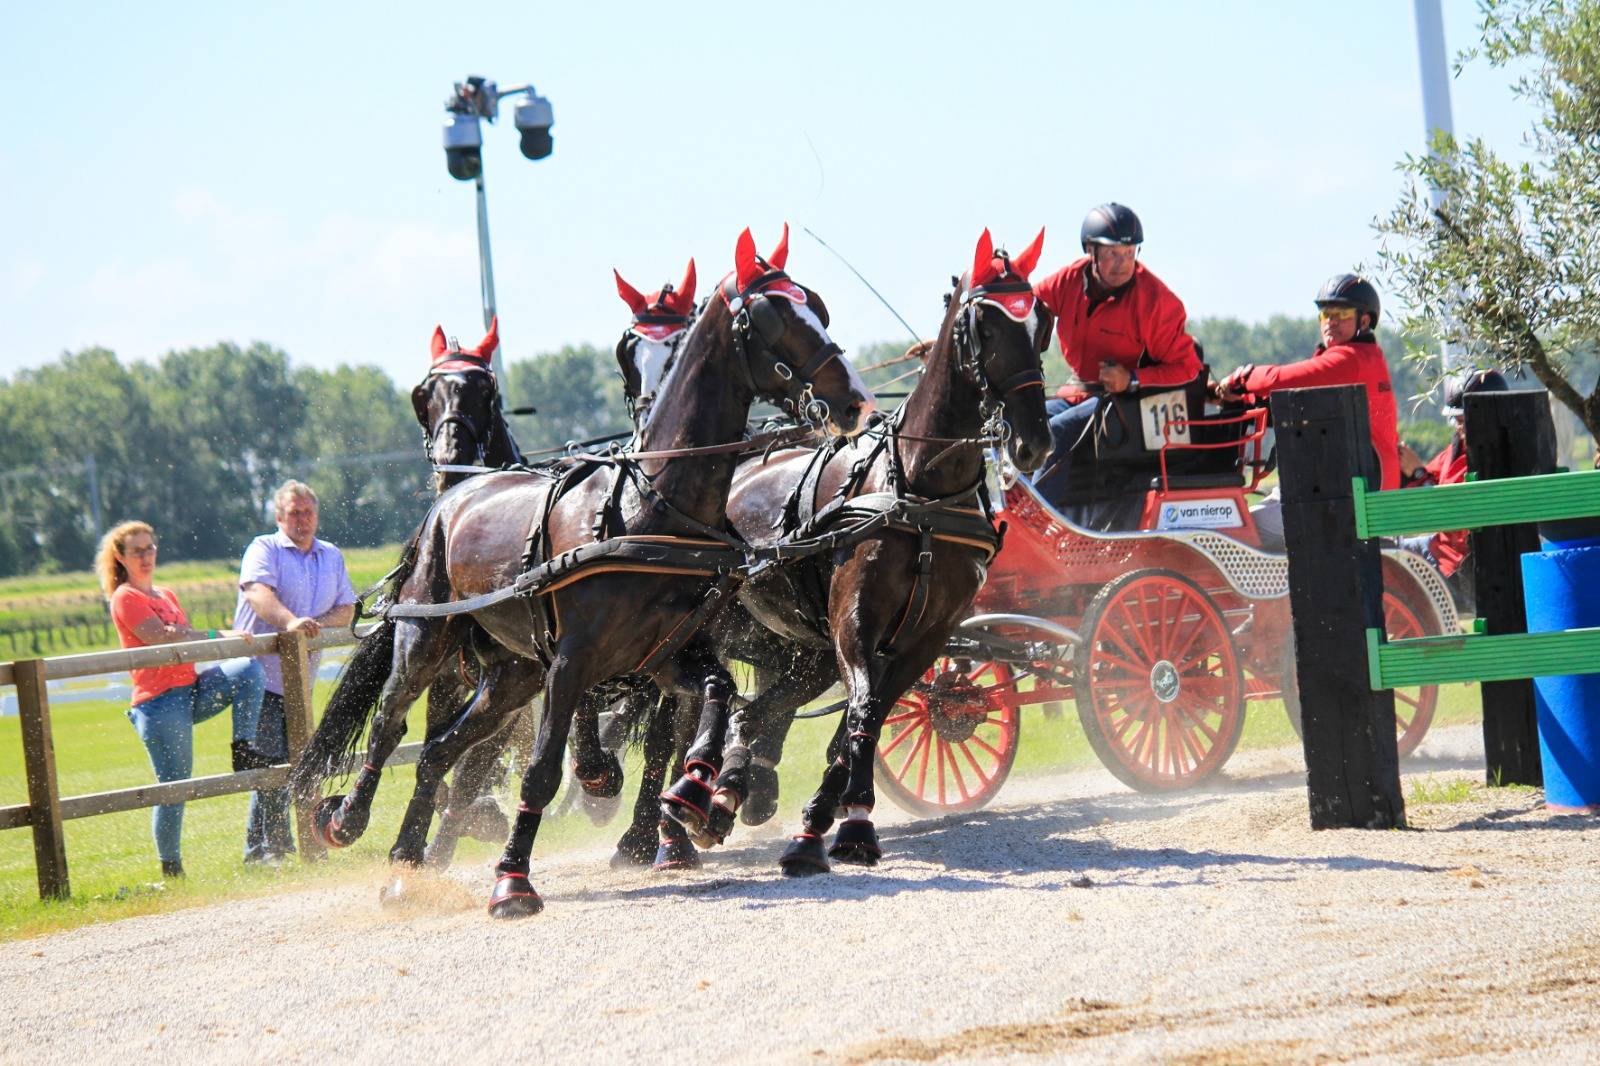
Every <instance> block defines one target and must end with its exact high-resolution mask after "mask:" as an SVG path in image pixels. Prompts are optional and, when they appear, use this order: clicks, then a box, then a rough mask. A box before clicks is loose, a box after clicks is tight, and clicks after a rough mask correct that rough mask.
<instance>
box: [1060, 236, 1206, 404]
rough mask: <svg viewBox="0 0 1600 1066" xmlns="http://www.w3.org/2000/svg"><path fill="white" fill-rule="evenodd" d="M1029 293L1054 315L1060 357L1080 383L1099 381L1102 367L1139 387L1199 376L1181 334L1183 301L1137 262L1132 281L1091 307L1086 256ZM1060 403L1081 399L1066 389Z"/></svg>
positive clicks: (1190, 348) (1187, 342) (1191, 347)
mask: <svg viewBox="0 0 1600 1066" xmlns="http://www.w3.org/2000/svg"><path fill="white" fill-rule="evenodd" d="M1033 291H1034V292H1035V293H1036V294H1037V295H1038V297H1039V299H1040V300H1042V301H1043V302H1044V305H1045V306H1046V307H1048V308H1049V309H1050V310H1051V312H1052V313H1053V314H1054V315H1055V316H1056V336H1057V337H1059V338H1060V339H1061V354H1062V355H1063V356H1065V357H1066V360H1067V365H1068V366H1070V367H1071V368H1072V369H1073V372H1074V373H1076V374H1077V375H1078V379H1079V380H1080V381H1099V380H1100V364H1101V363H1119V364H1121V365H1122V366H1125V367H1127V368H1128V369H1129V370H1131V371H1133V372H1135V373H1137V374H1138V376H1139V385H1140V387H1141V388H1164V387H1168V386H1172V385H1183V384H1186V383H1188V382H1190V381H1193V380H1194V379H1195V377H1196V376H1197V375H1198V374H1199V373H1200V357H1199V356H1198V355H1196V354H1195V350H1194V338H1193V337H1190V336H1189V335H1188V334H1187V333H1185V332H1184V324H1185V323H1186V322H1187V320H1188V316H1187V314H1186V313H1185V312H1184V310H1183V301H1182V300H1179V299H1178V298H1177V297H1176V296H1174V295H1173V294H1172V290H1171V289H1169V288H1167V286H1166V285H1165V284H1164V283H1163V282H1162V280H1161V279H1160V278H1158V277H1156V276H1155V275H1154V274H1152V273H1151V272H1150V271H1148V270H1146V269H1145V266H1144V264H1143V263H1135V264H1134V267H1133V280H1132V281H1130V282H1129V283H1128V284H1127V285H1126V286H1124V287H1123V288H1122V289H1121V290H1120V291H1118V292H1117V293H1114V294H1113V295H1111V296H1107V297H1106V298H1105V299H1103V300H1100V301H1099V302H1097V303H1096V304H1095V305H1094V307H1093V308H1092V309H1091V308H1090V306H1089V257H1088V256H1084V257H1083V258H1082V259H1079V260H1078V261H1077V262H1075V263H1071V264H1069V265H1068V266H1064V267H1062V268H1061V269H1060V270H1058V271H1056V272H1055V273H1054V274H1051V275H1050V276H1049V277H1047V278H1045V279H1044V280H1043V281H1040V282H1038V283H1036V284H1035V285H1034V287H1033ZM1057 395H1059V396H1061V397H1062V398H1063V399H1071V398H1073V397H1076V396H1078V395H1081V393H1080V391H1079V390H1078V389H1075V388H1074V387H1073V386H1071V385H1064V386H1062V387H1061V388H1060V389H1059V390H1057Z"/></svg>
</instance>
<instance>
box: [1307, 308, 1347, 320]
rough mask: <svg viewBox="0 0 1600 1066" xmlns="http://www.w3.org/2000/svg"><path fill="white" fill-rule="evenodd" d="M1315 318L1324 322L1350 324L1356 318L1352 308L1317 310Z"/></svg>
mask: <svg viewBox="0 0 1600 1066" xmlns="http://www.w3.org/2000/svg"><path fill="white" fill-rule="evenodd" d="M1317 317H1318V318H1320V319H1322V321H1324V322H1350V321H1353V320H1354V319H1355V317H1356V309H1355V308H1354V307H1323V308H1319V309H1318V310H1317Z"/></svg>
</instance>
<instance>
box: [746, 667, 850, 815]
mask: <svg viewBox="0 0 1600 1066" xmlns="http://www.w3.org/2000/svg"><path fill="white" fill-rule="evenodd" d="M831 659H832V656H831V655H829V654H828V653H827V652H824V651H815V652H812V651H804V652H801V653H798V654H797V655H796V656H795V657H794V658H793V659H792V660H790V662H789V663H788V664H787V665H786V666H785V668H784V669H783V671H782V672H781V673H780V674H779V675H778V677H777V680H776V681H774V682H773V683H771V684H770V685H768V686H767V687H764V688H763V689H762V691H761V694H760V695H759V696H757V697H756V698H755V699H754V700H752V701H751V702H750V703H748V704H746V705H745V706H743V707H740V708H739V709H738V710H736V711H734V712H733V717H732V721H731V730H732V735H731V737H730V738H729V740H728V751H727V754H726V757H725V761H724V763H723V767H722V776H721V778H719V779H718V783H717V791H718V793H719V794H720V793H724V792H725V793H727V798H726V802H727V804H728V806H731V807H732V808H733V809H734V810H736V811H738V812H739V820H740V821H742V822H743V823H744V824H745V825H762V824H763V823H765V822H767V821H768V820H769V819H771V818H772V816H773V815H774V814H776V813H777V812H778V760H779V759H781V758H782V757H783V743H784V741H785V740H786V739H787V738H788V736H789V727H790V726H792V725H794V714H795V711H797V710H799V709H800V708H801V707H804V706H805V705H806V704H808V703H810V702H811V701H812V700H814V699H816V698H817V697H818V696H820V695H822V693H824V692H826V691H827V690H828V687H829V686H830V685H832V684H833V683H834V681H835V680H836V679H837V678H836V676H835V675H836V670H835V668H834V667H833V664H832V662H831V661H830V660H831ZM769 675H770V671H768V670H765V669H761V668H757V670H756V679H757V682H758V683H763V684H764V683H765V678H766V677H767V676H769Z"/></svg>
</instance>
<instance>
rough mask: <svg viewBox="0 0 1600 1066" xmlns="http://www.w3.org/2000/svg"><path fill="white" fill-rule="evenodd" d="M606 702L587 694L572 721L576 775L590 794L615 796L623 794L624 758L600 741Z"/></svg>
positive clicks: (574, 770)
mask: <svg viewBox="0 0 1600 1066" xmlns="http://www.w3.org/2000/svg"><path fill="white" fill-rule="evenodd" d="M603 707H604V705H603V704H602V703H601V702H600V701H599V700H597V699H594V698H592V697H588V696H586V697H584V700H583V702H582V703H581V704H579V706H578V713H577V715H576V716H575V717H574V718H573V720H572V743H571V748H572V776H573V778H574V779H575V780H576V781H577V782H578V786H579V787H580V788H582V789H583V793H584V795H586V796H595V797H597V798H599V799H615V798H616V797H617V796H620V795H622V760H620V759H618V758H617V753H616V752H614V751H607V750H606V748H605V746H604V745H603V744H601V743H600V711H601V710H602V709H603Z"/></svg>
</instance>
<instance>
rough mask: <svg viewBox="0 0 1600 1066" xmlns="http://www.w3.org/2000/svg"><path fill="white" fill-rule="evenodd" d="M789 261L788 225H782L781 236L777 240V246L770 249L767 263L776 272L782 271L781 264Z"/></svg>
mask: <svg viewBox="0 0 1600 1066" xmlns="http://www.w3.org/2000/svg"><path fill="white" fill-rule="evenodd" d="M788 261H789V223H787V222H785V223H784V224H783V236H782V237H780V238H778V246H777V247H776V248H774V249H772V254H771V255H769V256H767V262H768V263H769V264H770V265H771V266H772V267H774V268H775V269H777V270H782V269H783V264H785V263H787V262H788Z"/></svg>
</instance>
